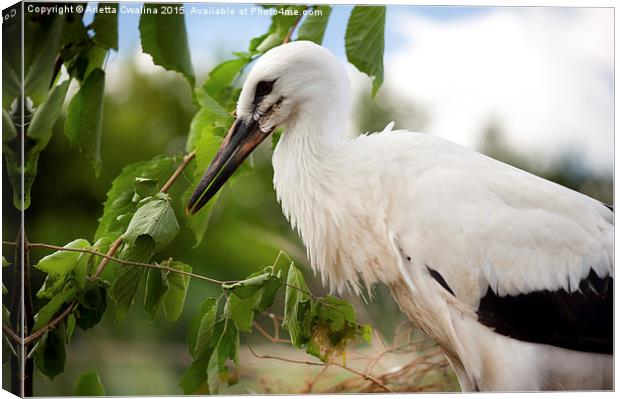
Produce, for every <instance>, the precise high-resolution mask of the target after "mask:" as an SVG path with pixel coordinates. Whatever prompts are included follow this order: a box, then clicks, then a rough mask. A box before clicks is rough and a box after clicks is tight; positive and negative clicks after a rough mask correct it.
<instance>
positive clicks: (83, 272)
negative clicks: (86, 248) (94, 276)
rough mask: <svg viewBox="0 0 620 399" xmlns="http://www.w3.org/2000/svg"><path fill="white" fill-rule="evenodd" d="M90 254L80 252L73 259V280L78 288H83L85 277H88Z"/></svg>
mask: <svg viewBox="0 0 620 399" xmlns="http://www.w3.org/2000/svg"><path fill="white" fill-rule="evenodd" d="M92 257H93V255H92V254H87V253H82V254H79V256H78V258H77V260H76V261H75V267H74V268H73V277H74V278H73V281H74V282H75V286H76V287H77V289H78V290H81V289H83V288H84V285H85V284H86V279H87V278H88V264H89V263H90V260H91V258H92Z"/></svg>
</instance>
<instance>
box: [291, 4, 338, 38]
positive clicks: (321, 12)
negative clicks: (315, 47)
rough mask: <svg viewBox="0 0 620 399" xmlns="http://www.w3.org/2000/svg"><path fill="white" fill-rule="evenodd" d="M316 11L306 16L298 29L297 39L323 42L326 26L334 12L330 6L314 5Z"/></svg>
mask: <svg viewBox="0 0 620 399" xmlns="http://www.w3.org/2000/svg"><path fill="white" fill-rule="evenodd" d="M313 8H314V11H315V12H314V13H313V14H311V15H308V16H307V17H305V19H304V22H303V23H302V24H301V26H300V27H299V30H298V31H297V40H309V41H311V42H315V43H316V44H321V43H322V42H323V36H324V35H325V28H327V22H328V21H329V15H330V14H331V12H332V8H331V7H330V6H314V7H313Z"/></svg>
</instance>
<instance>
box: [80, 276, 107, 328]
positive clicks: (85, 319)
mask: <svg viewBox="0 0 620 399" xmlns="http://www.w3.org/2000/svg"><path fill="white" fill-rule="evenodd" d="M99 293H100V296H99V297H100V298H101V302H100V303H99V304H97V306H96V307H92V304H91V306H90V307H86V306H84V305H83V304H82V303H80V304H79V305H78V307H77V308H76V311H75V314H76V324H77V326H78V327H80V328H81V329H82V330H84V331H86V330H88V329H89V328H93V327H94V326H96V325H97V323H99V321H101V318H102V317H103V314H104V313H105V310H106V308H107V295H106V290H105V288H103V287H101V286H100V287H99Z"/></svg>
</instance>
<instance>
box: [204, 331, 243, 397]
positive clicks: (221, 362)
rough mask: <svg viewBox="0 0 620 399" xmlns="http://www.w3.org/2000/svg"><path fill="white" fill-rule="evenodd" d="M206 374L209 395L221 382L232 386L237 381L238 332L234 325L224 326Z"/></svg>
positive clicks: (216, 389) (217, 389) (214, 391)
mask: <svg viewBox="0 0 620 399" xmlns="http://www.w3.org/2000/svg"><path fill="white" fill-rule="evenodd" d="M229 360H231V362H229ZM207 374H208V382H209V389H210V390H211V393H217V392H218V391H219V388H220V385H221V384H222V383H223V382H226V383H228V385H232V384H235V383H236V382H237V381H238V380H239V330H237V327H236V326H235V324H234V323H230V322H229V323H227V324H226V326H225V328H224V331H223V332H222V335H221V336H220V339H219V342H218V343H217V346H216V347H215V349H214V350H213V354H212V355H211V358H210V359H209V364H208V366H207Z"/></svg>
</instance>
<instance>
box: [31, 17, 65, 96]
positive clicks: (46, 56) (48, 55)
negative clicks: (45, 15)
mask: <svg viewBox="0 0 620 399" xmlns="http://www.w3.org/2000/svg"><path fill="white" fill-rule="evenodd" d="M64 20H65V18H64V17H63V16H60V15H56V16H54V18H53V20H52V22H51V23H50V24H49V26H46V25H45V23H27V24H26V27H25V31H26V32H29V33H30V34H27V35H25V37H24V39H25V41H28V42H29V43H24V46H25V47H31V48H32V50H31V53H30V54H25V57H27V56H28V55H30V57H27V58H30V60H28V59H24V63H25V64H27V63H28V62H29V61H31V62H30V66H29V67H28V66H27V65H24V69H25V70H26V72H25V74H26V76H25V79H24V86H25V93H26V95H27V96H28V97H30V98H31V99H32V101H33V104H34V105H35V106H37V105H39V104H41V103H42V102H43V101H44V100H45V98H46V97H47V94H48V90H49V87H50V85H51V83H52V78H53V73H54V64H55V60H56V56H57V53H58V50H59V46H60V37H61V33H62V31H63V23H64ZM30 29H33V30H35V31H34V32H33V31H32V30H30ZM24 51H25V50H24Z"/></svg>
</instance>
